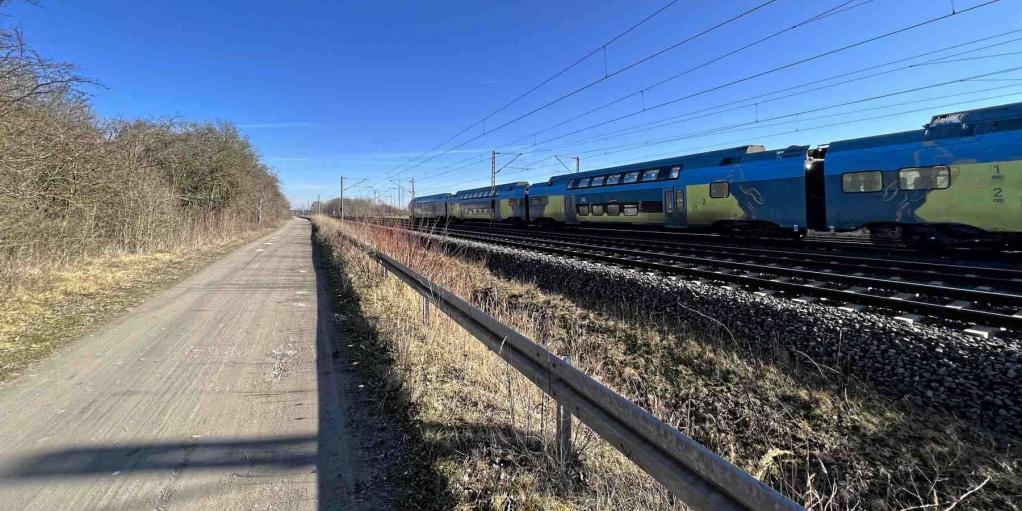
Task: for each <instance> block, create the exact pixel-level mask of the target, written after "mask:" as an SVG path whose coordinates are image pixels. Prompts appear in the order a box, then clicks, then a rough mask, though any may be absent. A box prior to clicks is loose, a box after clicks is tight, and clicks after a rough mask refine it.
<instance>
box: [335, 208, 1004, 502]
mask: <svg viewBox="0 0 1022 511" xmlns="http://www.w3.org/2000/svg"><path fill="white" fill-rule="evenodd" d="M317 224H318V225H319V226H320V232H321V234H322V235H323V236H325V237H326V238H328V239H332V240H336V238H335V234H334V233H335V232H336V229H338V225H337V223H336V222H334V221H332V220H328V219H318V220H317ZM346 229H348V232H349V233H350V234H351V235H353V236H356V237H359V238H360V239H363V240H365V241H369V242H371V243H372V244H374V245H375V246H377V247H379V248H380V249H382V250H383V251H385V252H387V253H388V254H391V255H393V256H395V257H397V258H398V259H400V260H402V261H403V262H405V263H407V264H409V265H410V266H412V267H413V268H415V269H416V270H418V271H420V272H422V273H424V274H426V275H427V276H429V277H430V278H431V279H433V280H434V281H435V282H437V283H439V284H441V285H443V286H445V287H447V288H448V289H451V290H452V291H454V292H456V293H458V294H459V295H460V296H462V297H465V298H467V299H469V300H470V301H472V302H474V303H476V304H477V305H479V306H481V307H483V308H484V309H486V310H487V311H489V312H490V313H491V314H494V315H495V316H497V317H498V318H500V319H501V320H503V321H505V322H507V323H509V324H511V325H513V326H515V327H516V328H517V329H519V330H520V331H522V332H523V333H525V334H526V335H530V336H531V337H532V338H534V339H538V340H542V341H543V342H545V343H546V344H547V345H548V346H549V347H550V348H551V349H552V350H553V351H555V352H558V353H565V354H571V355H573V357H574V358H575V360H576V361H577V362H576V364H577V365H579V366H580V367H582V368H583V369H584V370H585V371H586V372H587V373H589V374H590V375H594V376H595V377H597V378H598V379H600V380H601V381H603V382H605V383H607V384H608V385H610V386H611V387H612V388H615V389H616V390H617V391H619V392H621V393H622V394H624V395H626V396H628V397H629V398H631V399H633V400H634V401H636V402H638V403H640V404H641V405H642V406H644V407H645V408H647V409H648V410H650V411H651V412H653V413H654V414H656V415H657V416H659V417H662V418H664V419H665V420H667V421H669V422H671V423H672V424H674V425H675V426H676V427H678V429H680V430H681V431H683V432H685V433H686V434H689V435H691V436H693V437H694V438H696V439H697V440H698V441H700V442H701V443H703V444H704V445H706V446H707V447H709V448H710V449H712V450H714V451H716V452H718V453H720V454H722V455H723V456H725V457H726V458H728V459H729V460H731V461H732V462H734V463H736V464H737V465H739V466H740V467H742V468H743V469H745V470H747V471H749V472H751V473H753V474H755V475H756V476H757V477H759V478H761V479H763V480H764V481H767V482H769V483H770V484H771V485H773V486H774V487H776V488H778V489H779V490H781V491H782V492H783V493H785V494H786V495H788V496H790V497H792V498H793V499H795V500H796V501H798V502H800V503H803V504H804V505H806V507H808V508H810V509H821V510H823V509H827V510H830V509H927V510H931V509H932V510H938V509H949V508H951V507H954V508H955V509H1019V508H1020V504H1019V498H1020V497H1019V496H1020V495H1022V478H1020V476H1019V473H1020V470H1022V462H1020V461H1019V456H1018V452H1019V447H1020V443H1019V441H1018V440H1017V439H1014V438H1008V437H1004V436H999V435H996V434H993V433H990V432H985V431H981V430H977V429H975V427H974V426H971V425H968V424H965V423H961V422H959V421H956V420H954V419H953V418H950V417H946V416H941V415H935V414H933V413H927V412H923V411H919V410H917V409H914V408H911V407H909V406H907V405H905V404H903V403H898V402H891V401H890V400H888V399H886V398H883V397H882V396H880V395H879V394H877V393H876V392H875V391H874V390H873V389H871V388H870V387H868V386H867V385H864V384H862V383H861V382H857V381H854V380H850V379H848V378H846V377H845V376H843V375H842V374H841V373H840V372H839V371H832V370H830V369H828V368H825V367H817V366H814V365H812V364H808V365H807V364H805V363H803V364H802V369H800V370H799V371H802V372H803V373H805V372H806V371H811V372H812V373H813V374H805V375H804V376H805V378H802V377H800V376H799V374H800V373H799V371H793V370H792V368H791V367H783V366H784V364H785V362H784V361H783V359H784V357H783V356H778V357H777V358H778V359H777V360H774V361H770V360H765V359H764V358H762V357H756V356H748V354H746V353H743V351H742V350H741V349H739V348H737V347H736V346H735V345H734V344H733V343H731V342H730V340H722V339H718V338H716V337H715V336H713V335H698V333H693V332H685V331H681V330H679V329H678V328H677V327H676V325H672V324H669V323H665V322H663V320H659V319H654V318H649V317H647V316H646V315H645V314H643V313H642V311H630V312H629V311H621V310H615V311H613V312H610V311H605V310H604V311H601V310H591V309H586V308H581V307H579V306H578V305H576V304H574V303H572V302H571V301H569V300H567V299H566V298H564V297H560V296H556V295H551V294H548V293H543V292H540V291H539V290H537V289H536V288H535V287H534V286H531V285H527V284H522V283H517V282H509V281H506V280H502V279H500V278H497V277H495V276H493V275H492V274H490V273H489V272H488V271H487V270H486V268H485V265H484V264H482V263H481V262H479V261H471V260H465V259H463V258H460V257H456V254H455V255H454V256H452V255H450V254H443V253H441V252H439V251H436V250H424V249H423V247H422V246H421V245H420V244H418V243H414V242H412V241H411V240H409V239H408V238H407V237H406V236H404V235H402V234H398V233H396V232H394V231H387V230H373V231H368V230H365V229H353V228H350V227H346ZM335 243H336V241H335ZM344 256H345V257H347V259H346V261H348V262H347V265H348V266H347V267H346V273H347V275H348V277H349V278H350V279H351V282H352V294H353V295H354V296H356V297H358V298H359V299H361V300H362V302H361V303H362V308H361V313H362V314H365V315H366V316H367V317H368V320H369V322H370V324H371V325H372V326H373V327H374V328H375V329H376V332H377V333H378V335H377V337H378V338H379V341H378V342H377V345H376V348H374V349H377V350H380V351H381V352H386V353H393V360H394V361H395V364H394V365H395V367H396V368H397V369H396V370H395V372H394V374H392V375H390V376H389V379H390V380H391V381H394V382H396V383H394V384H393V385H394V386H397V387H398V388H401V389H404V390H406V391H407V393H408V394H409V399H410V403H411V404H412V405H413V409H415V410H416V411H415V412H414V413H415V416H416V418H417V420H419V421H421V423H422V424H425V425H426V426H423V427H426V428H427V431H449V430H450V428H456V427H457V426H456V425H462V426H464V425H471V428H472V429H473V430H478V429H483V430H487V431H493V430H498V431H517V432H518V433H517V434H505V435H503V436H497V437H493V438H490V439H489V440H488V441H487V442H484V443H483V444H472V443H471V442H470V443H468V444H465V445H469V446H474V447H471V448H466V447H465V446H464V445H463V444H461V443H459V442H458V438H457V435H455V437H456V438H455V439H450V438H447V439H446V441H443V442H442V443H441V445H444V446H446V447H448V449H446V450H441V452H444V453H446V454H444V455H437V456H426V457H425V462H427V463H431V464H432V466H433V467H434V470H435V471H436V473H439V474H443V477H441V478H440V486H441V487H442V488H444V490H445V491H448V492H449V493H450V494H452V495H455V496H458V498H456V499H455V501H456V502H458V503H460V504H461V505H464V506H473V505H479V504H480V502H486V503H489V504H492V503H494V502H496V501H497V500H499V498H500V496H501V495H517V496H516V497H515V498H516V501H517V502H519V503H521V502H530V503H532V506H533V507H535V508H548V507H553V506H554V505H555V504H556V505H564V506H568V507H579V508H590V507H604V508H662V507H663V506H665V505H670V502H669V500H667V499H666V497H665V495H664V493H663V492H662V490H661V489H659V488H658V487H657V486H656V485H655V484H652V483H651V482H650V481H649V480H648V479H646V478H645V477H644V476H643V475H641V474H639V473H638V472H637V469H634V467H629V466H628V464H627V462H623V461H622V460H621V459H620V457H619V456H617V455H616V454H615V453H613V452H612V451H611V450H610V449H609V448H607V447H606V446H602V442H598V441H593V440H592V439H591V438H587V439H585V440H582V441H581V443H583V444H585V445H586V448H585V449H584V450H583V456H582V463H581V465H580V467H581V470H580V471H579V472H577V473H576V475H574V477H573V478H568V479H565V478H564V477H563V476H562V475H561V474H562V473H560V472H557V471H551V470H550V469H549V466H548V463H550V462H549V459H550V454H549V453H550V452H551V451H550V445H549V442H550V437H549V434H550V432H551V428H552V423H550V422H549V421H550V416H549V407H551V406H550V403H549V401H545V402H544V398H543V397H542V395H541V394H539V393H538V392H537V391H536V390H535V389H533V388H532V387H531V386H530V385H529V384H528V383H527V382H525V381H524V380H521V379H518V378H515V377H514V376H511V377H510V378H509V376H508V372H509V370H508V369H507V368H506V366H504V364H503V363H502V362H501V361H500V360H499V359H497V358H496V357H493V356H492V355H487V354H486V353H485V352H484V351H483V349H482V348H481V346H479V345H478V342H476V341H474V340H472V339H471V338H469V337H467V336H466V334H464V333H462V332H460V330H459V329H458V328H457V327H454V326H452V325H451V324H450V322H449V321H446V320H438V319H433V320H432V322H431V323H430V325H429V327H430V328H429V329H424V328H423V325H421V320H420V319H419V318H418V314H419V309H418V307H419V304H418V303H419V302H418V301H417V300H418V298H417V297H416V296H415V295H413V294H411V292H410V291H408V290H406V289H404V288H403V286H401V285H400V284H398V283H397V282H396V281H395V279H393V278H389V277H385V276H383V274H382V273H381V270H380V269H379V268H378V267H376V265H374V264H372V263H367V262H366V261H367V259H366V258H364V257H361V256H359V255H358V254H356V253H352V252H350V251H346V252H344ZM423 330H425V331H423ZM806 367H808V369H806ZM508 381H510V382H511V384H510V387H509V386H508V385H509V384H508ZM537 403H538V404H537ZM544 406H546V407H548V408H544ZM537 408H538V410H539V411H537ZM508 428H511V429H508ZM537 430H538V431H539V433H538V434H537V433H535V431H537ZM523 432H526V433H528V434H524V433H523ZM427 436H428V435H427ZM439 436H443V435H439ZM522 438H524V439H533V438H534V439H536V440H535V441H534V442H529V441H526V442H522V441H521V440H520V439H522ZM441 440H443V439H439V438H433V439H431V441H430V442H429V443H428V445H435V443H436V442H438V441H441ZM451 445H454V446H455V447H450V446H451ZM479 445H485V448H480V447H479ZM501 452H511V453H513V454H515V456H510V457H507V456H505V458H508V459H511V460H514V462H513V463H512V464H511V465H510V467H511V468H513V470H510V469H509V468H508V467H504V466H503V465H501V463H500V462H497V463H496V465H494V462H493V459H497V460H500V459H504V458H501V457H499V456H498V457H496V458H494V456H493V455H491V454H489V453H501ZM487 463H489V465H487ZM505 464H506V463H505ZM484 465H485V466H500V467H501V471H502V472H503V473H505V474H507V475H506V476H505V477H506V478H509V479H510V480H511V481H516V482H517V483H516V484H515V485H513V484H511V483H510V482H505V481H502V480H501V479H500V473H498V472H497V471H495V470H491V471H487V470H482V469H481V468H480V467H481V466H484ZM624 474H627V475H624ZM973 490H975V491H973ZM970 492H971V493H970ZM536 499H548V500H545V501H544V500H536ZM956 503H957V504H956Z"/></svg>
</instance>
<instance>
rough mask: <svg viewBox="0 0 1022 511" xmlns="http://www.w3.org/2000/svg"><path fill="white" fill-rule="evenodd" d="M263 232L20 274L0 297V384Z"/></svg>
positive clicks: (262, 230)
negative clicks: (13, 284) (18, 279)
mask: <svg viewBox="0 0 1022 511" xmlns="http://www.w3.org/2000/svg"><path fill="white" fill-rule="evenodd" d="M269 231H270V229H261V230H258V231H253V232H248V233H244V234H236V235H234V236H229V237H224V238H218V239H210V240H207V241H205V242H203V243H199V244H196V245H195V246H191V247H189V248H188V249H187V250H186V249H179V250H174V251H166V252H153V253H145V254H121V255H107V256H102V257H95V258H92V259H88V260H85V261H82V262H80V263H76V264H74V265H71V266H67V267H62V268H61V267H55V266H45V267H36V268H34V269H28V268H23V269H22V272H21V275H22V279H21V280H20V282H19V285H18V286H17V287H14V288H11V289H8V291H7V292H6V293H5V294H4V295H3V296H2V297H0V381H3V380H6V379H7V378H10V377H13V376H16V375H18V374H19V373H20V372H22V371H23V370H24V369H25V368H26V367H28V366H29V365H30V364H31V363H32V362H35V361H37V360H39V359H41V358H43V357H45V356H46V355H48V354H50V353H52V352H53V351H55V350H57V349H59V348H60V347H61V346H63V345H65V344H66V343H67V342H69V341H70V340H72V339H75V338H77V337H79V336H81V335H83V334H85V333H86V332H88V331H89V330H90V329H92V328H94V327H95V326H96V325H98V324H101V323H103V322H104V321H106V320H109V319H110V318H112V317H114V316H116V315H117V314H120V313H123V312H125V311H127V310H130V309H131V308H132V307H134V306H136V305H138V304H139V303H141V302H142V301H143V300H145V299H146V298H147V297H149V296H151V295H152V294H153V293H155V292H157V291H159V290H161V289H164V288H167V287H169V286H171V285H172V284H174V283H176V282H178V281H180V280H181V279H183V278H184V277H186V276H188V275H189V274H191V273H194V272H195V271H197V270H198V269H200V268H202V267H204V266H206V265H208V264H210V263H211V262H213V261H215V260H217V259H219V258H220V257H222V256H223V255H224V254H226V253H228V252H230V251H232V250H234V249H235V248H237V247H238V246H240V245H242V244H244V243H247V242H249V241H251V240H253V239H255V238H258V237H260V236H262V235H264V234H266V233H267V232H269Z"/></svg>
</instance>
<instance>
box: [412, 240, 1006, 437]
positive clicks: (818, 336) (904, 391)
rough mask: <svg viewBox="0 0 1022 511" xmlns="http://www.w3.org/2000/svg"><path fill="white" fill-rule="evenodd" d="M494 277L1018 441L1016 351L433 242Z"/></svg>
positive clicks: (697, 286) (481, 247)
mask: <svg viewBox="0 0 1022 511" xmlns="http://www.w3.org/2000/svg"><path fill="white" fill-rule="evenodd" d="M422 236H429V237H433V238H434V239H435V240H437V241H442V242H443V243H445V244H446V245H447V246H448V247H449V248H453V249H455V250H456V251H458V252H459V253H465V254H467V255H473V256H482V257H484V258H485V260H486V264H487V266H488V267H489V268H490V270H491V271H494V272H495V273H497V274H499V275H502V276H504V277H507V278H511V279H516V280H521V281H526V282H531V283H534V284H536V285H538V286H540V287H541V288H545V289H549V290H553V291H556V292H558V293H561V294H563V295H566V296H568V297H570V298H572V299H574V300H576V301H579V302H582V303H587V304H592V305H606V304H607V301H608V300H610V299H613V300H617V301H618V302H620V303H622V304H627V308H628V309H629V310H640V311H643V313H644V314H648V316H649V317H651V318H653V317H670V318H671V321H672V322H674V323H676V324H678V325H680V326H682V327H683V328H686V329H690V330H691V331H694V332H713V333H714V334H715V335H718V336H720V337H722V338H725V339H728V340H729V339H730V335H733V336H734V338H735V340H736V341H737V342H738V343H739V344H740V345H744V346H748V347H749V348H750V349H751V350H752V351H758V352H778V351H779V352H782V353H783V354H782V357H785V358H788V359H789V360H790V361H791V362H792V364H789V365H795V364H798V365H803V366H805V365H809V366H811V367H813V370H819V371H820V372H821V373H824V372H826V371H832V369H830V368H833V370H838V371H841V372H844V373H846V374H847V375H850V376H853V377H856V378H858V379H861V380H864V381H867V382H870V383H871V384H872V385H873V386H875V387H876V388H877V389H878V390H880V391H882V392H883V393H885V394H887V395H889V396H893V397H895V398H903V399H905V400H907V401H909V402H911V403H913V404H915V405H918V406H924V407H933V408H937V409H941V410H945V411H950V412H952V413H954V414H956V415H958V416H959V417H962V418H963V419H967V420H974V421H978V422H979V423H980V424H982V425H983V426H986V427H989V428H991V429H994V430H998V431H1002V432H1006V433H1010V434H1016V435H1017V434H1019V433H1020V432H1022V394H1020V392H1019V389H1020V388H1022V342H1020V341H1019V340H1017V339H997V338H991V339H983V338H979V337H974V336H971V335H968V334H965V333H962V332H959V331H955V330H951V329H949V328H944V327H941V326H939V325H925V324H923V325H919V324H908V323H905V322H903V321H899V320H896V319H893V318H890V317H886V316H883V315H881V314H875V313H870V312H868V311H861V312H859V311H849V310H843V309H839V308H837V307H833V306H828V305H821V304H818V303H800V302H796V301H793V300H790V299H787V298H776V297H772V296H760V295H757V294H755V293H752V292H749V291H746V290H744V289H741V288H735V287H727V286H724V285H722V284H718V283H712V282H710V283H704V282H697V281H692V280H685V279H682V278H678V277H676V276H665V275H662V274H658V273H652V272H649V271H647V270H636V269H628V268H619V267H615V266H609V265H606V264H602V263H596V262H591V261H585V260H580V259H571V258H564V257H561V256H553V255H548V254H542V253H538V252H530V251H525V250H519V249H513V248H507V247H501V246H498V245H493V244H487V243H480V242H475V241H468V240H463V239H458V238H452V237H448V236H440V235H432V234H430V235H425V234H424V235H422Z"/></svg>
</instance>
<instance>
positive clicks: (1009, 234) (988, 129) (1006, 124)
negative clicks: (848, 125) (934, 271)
mask: <svg viewBox="0 0 1022 511" xmlns="http://www.w3.org/2000/svg"><path fill="white" fill-rule="evenodd" d="M824 169H825V170H824V174H825V176H826V179H825V190H824V192H823V193H824V195H825V197H826V206H825V210H826V226H819V228H821V229H823V228H831V229H833V230H852V229H859V228H862V227H866V228H869V230H870V234H871V235H872V236H873V237H874V238H875V239H885V240H900V241H904V242H906V243H908V244H910V245H922V246H953V245H1002V244H1004V243H1008V244H1013V245H1015V244H1018V243H1019V241H1020V236H1022V103H1015V104H1010V105H1003V106H997V107H991V108H983V109H978V110H969V111H965V112H956V113H952V114H944V115H938V116H935V117H933V119H932V120H931V121H930V122H929V123H928V124H926V125H925V126H924V128H923V129H920V130H914V131H906V132H902V133H892V134H888V135H880V136H874V137H867V138H859V139H854V140H844V141H840V142H834V143H832V144H830V147H829V148H827V149H826V155H825V158H824Z"/></svg>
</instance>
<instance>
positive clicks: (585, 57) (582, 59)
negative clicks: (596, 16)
mask: <svg viewBox="0 0 1022 511" xmlns="http://www.w3.org/2000/svg"><path fill="white" fill-rule="evenodd" d="M676 3H678V0H671V1H670V2H667V3H666V4H664V5H663V6H662V7H660V8H659V9H657V10H656V11H654V12H653V13H651V14H649V15H648V16H646V17H645V18H643V19H641V20H639V21H638V22H637V23H635V24H633V25H632V26H630V27H628V28H627V29H625V30H624V31H623V32H621V33H619V34H617V35H615V36H614V37H612V38H611V39H610V40H608V41H607V42H605V43H603V44H601V45H600V46H597V47H596V48H594V49H593V50H591V51H590V52H589V53H586V54H585V55H583V56H582V57H579V58H578V60H575V61H574V62H572V63H571V64H569V65H568V66H567V67H564V68H562V69H561V70H559V71H557V72H556V73H554V74H552V75H550V76H549V77H548V78H546V79H545V80H543V81H541V82H539V83H538V84H536V85H535V86H533V87H532V88H531V89H529V90H527V91H525V92H523V93H521V94H519V95H518V96H516V97H515V98H514V99H512V100H511V101H508V102H507V103H505V104H504V105H503V106H501V107H500V108H498V109H496V110H494V111H492V112H490V113H489V114H487V115H486V116H484V117H483V118H482V119H480V120H478V121H476V122H474V123H472V124H470V125H468V126H466V127H465V128H464V129H462V130H461V131H459V132H457V133H455V134H454V135H452V136H451V137H450V138H447V139H445V140H444V141H442V142H440V143H439V144H437V145H435V146H433V148H431V149H429V150H427V151H425V152H423V153H421V154H419V155H418V156H415V157H414V158H412V159H411V160H408V161H407V162H405V163H403V164H401V165H398V166H397V167H395V168H393V169H391V170H389V171H387V172H386V174H387V175H390V174H391V173H392V172H395V171H397V170H399V169H401V168H402V167H405V166H407V165H408V164H409V163H411V162H413V161H415V160H417V159H419V158H421V157H422V156H425V155H426V154H428V153H431V152H433V151H435V150H437V149H439V148H441V147H443V146H444V145H445V144H447V143H449V142H450V141H452V140H454V139H456V138H458V137H459V136H461V135H463V134H464V133H465V132H467V131H468V130H470V129H472V128H474V127H476V126H479V125H480V124H482V123H484V122H486V120H487V119H489V118H491V117H493V116H494V115H497V114H499V113H500V112H503V111H504V110H506V109H507V108H508V107H510V106H511V105H513V104H515V103H517V102H518V101H521V100H522V99H524V98H525V97H526V96H528V95H530V94H532V93H533V92H536V91H537V90H539V89H540V88H542V87H543V86H544V85H546V84H548V83H550V82H552V81H554V80H555V79H557V78H558V77H560V76H561V75H563V74H564V73H566V72H568V71H570V70H572V69H574V68H575V67H576V66H578V65H579V64H581V63H582V62H585V61H586V60H588V59H589V58H590V57H592V56H593V55H596V54H597V53H599V52H601V51H603V52H604V55H606V52H607V46H609V45H611V44H613V43H614V42H615V41H617V40H618V39H621V38H622V37H624V36H626V35H628V34H629V33H631V32H632V31H633V30H635V29H637V28H639V27H640V26H642V25H643V24H645V23H646V22H647V21H649V20H651V19H653V18H655V17H656V16H658V15H659V14H660V13H662V12H664V11H666V10H667V9H668V8H670V7H671V6H672V5H674V4H676Z"/></svg>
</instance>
